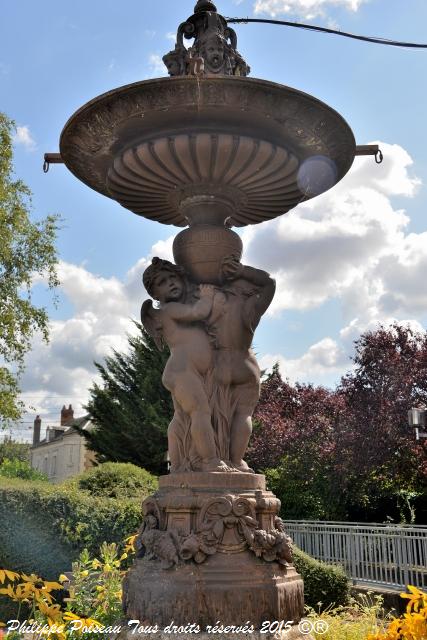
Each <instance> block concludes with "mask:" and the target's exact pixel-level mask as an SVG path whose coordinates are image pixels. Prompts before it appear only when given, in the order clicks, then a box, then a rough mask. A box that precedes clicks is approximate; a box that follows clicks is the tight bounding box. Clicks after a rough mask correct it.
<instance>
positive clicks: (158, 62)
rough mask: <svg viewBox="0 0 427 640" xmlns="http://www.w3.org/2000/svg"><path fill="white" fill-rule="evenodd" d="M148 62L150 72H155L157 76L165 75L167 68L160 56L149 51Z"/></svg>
mask: <svg viewBox="0 0 427 640" xmlns="http://www.w3.org/2000/svg"><path fill="white" fill-rule="evenodd" d="M148 62H149V65H150V70H151V72H152V73H155V74H157V75H159V76H166V75H167V69H166V67H165V64H164V62H163V60H162V56H159V55H158V54H157V53H151V54H150V55H149V57H148Z"/></svg>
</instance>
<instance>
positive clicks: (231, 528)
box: [137, 495, 292, 569]
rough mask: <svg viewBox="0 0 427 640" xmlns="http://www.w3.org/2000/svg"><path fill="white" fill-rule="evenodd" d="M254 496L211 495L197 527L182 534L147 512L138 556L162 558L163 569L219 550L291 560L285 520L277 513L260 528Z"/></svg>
mask: <svg viewBox="0 0 427 640" xmlns="http://www.w3.org/2000/svg"><path fill="white" fill-rule="evenodd" d="M256 504H257V503H256V501H255V500H254V499H250V498H245V497H242V496H233V495H227V496H224V497H215V498H211V499H209V500H207V501H205V503H204V504H203V505H202V507H201V509H200V512H199V516H198V525H197V530H196V531H192V532H191V533H190V534H189V535H186V536H184V535H180V534H179V533H178V531H176V530H175V529H174V528H171V529H170V530H167V531H161V530H159V528H158V520H157V518H156V517H155V516H154V515H152V514H151V513H150V514H148V515H146V516H145V518H144V522H143V524H142V527H141V530H140V534H139V537H138V541H137V547H138V548H139V552H138V556H139V557H143V556H145V557H146V559H147V560H155V559H157V560H160V562H161V567H162V568H163V569H170V568H171V567H173V566H175V565H177V564H178V563H179V562H180V561H184V562H188V561H194V562H196V563H197V564H201V563H202V562H205V561H206V560H207V558H209V556H212V555H215V554H216V553H229V554H230V553H240V552H242V551H244V550H245V549H249V550H250V551H252V552H253V553H254V554H255V555H256V556H257V557H258V558H261V559H262V560H264V561H265V562H278V563H279V564H281V565H283V566H285V567H286V566H287V565H288V564H291V563H292V540H291V538H290V537H289V536H288V535H287V533H286V530H285V525H284V523H283V521H282V520H281V519H280V518H278V517H275V518H274V526H273V528H271V529H270V530H268V531H267V530H265V529H261V528H259V523H258V520H257V516H256V512H255V505H256Z"/></svg>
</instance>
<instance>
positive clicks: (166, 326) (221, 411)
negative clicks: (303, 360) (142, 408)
mask: <svg viewBox="0 0 427 640" xmlns="http://www.w3.org/2000/svg"><path fill="white" fill-rule="evenodd" d="M220 280H221V282H222V284H221V285H220V286H215V285H212V284H200V285H198V284H196V283H195V282H193V281H191V280H190V279H189V277H188V275H187V274H186V272H185V270H184V269H183V268H182V267H180V266H177V265H175V264H173V263H171V262H169V261H167V260H162V259H161V258H153V260H152V263H151V265H150V266H149V267H148V268H147V269H146V270H145V272H144V275H143V282H144V285H145V288H146V290H147V292H148V293H149V295H150V296H151V297H152V298H153V299H154V300H156V301H157V305H156V306H154V305H153V303H152V301H151V300H146V301H145V302H144V303H143V305H142V309H141V320H142V323H143V325H144V327H145V329H146V330H147V331H148V333H149V334H150V335H151V336H152V337H153V338H154V340H155V342H156V344H157V346H158V347H159V348H160V349H162V348H163V347H164V345H165V344H166V345H167V346H168V347H169V349H170V358H169V360H168V362H167V364H166V367H165V370H164V373H163V384H164V386H165V387H166V388H167V389H168V390H169V391H170V392H171V394H172V398H173V403H174V416H173V419H172V422H171V423H170V425H169V429H168V446H169V456H170V463H171V473H177V472H186V471H202V472H203V471H220V472H221V471H239V472H251V469H250V468H249V467H248V465H247V464H246V462H245V461H244V455H245V451H246V449H247V446H248V442H249V437H250V435H251V432H252V413H253V411H254V408H255V405H256V403H257V401H258V398H259V389H260V369H259V367H258V364H257V361H256V359H255V356H254V354H253V352H252V350H251V344H252V339H253V334H254V331H255V329H256V327H257V326H258V324H259V321H260V319H261V316H262V315H263V314H264V313H265V311H266V310H267V308H268V307H269V305H270V303H271V301H272V299H273V296H274V292H275V282H274V280H273V279H272V278H271V277H270V276H269V274H268V273H266V272H265V271H261V270H259V269H255V268H253V267H249V266H244V265H242V264H241V263H240V261H239V259H238V257H236V256H234V255H231V256H228V257H226V258H224V259H223V260H222V263H221V278H220Z"/></svg>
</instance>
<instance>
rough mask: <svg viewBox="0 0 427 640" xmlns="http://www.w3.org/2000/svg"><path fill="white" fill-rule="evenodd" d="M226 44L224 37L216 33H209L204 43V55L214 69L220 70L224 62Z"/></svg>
mask: <svg viewBox="0 0 427 640" xmlns="http://www.w3.org/2000/svg"><path fill="white" fill-rule="evenodd" d="M225 45H226V42H225V40H224V38H222V37H221V36H220V35H219V34H216V33H215V34H212V35H209V36H208V37H207V38H206V40H205V42H204V43H203V45H202V51H201V53H202V56H203V58H204V59H205V60H206V63H207V65H208V66H209V67H210V68H211V69H212V70H214V71H219V70H220V69H221V68H222V66H223V64H224V56H225Z"/></svg>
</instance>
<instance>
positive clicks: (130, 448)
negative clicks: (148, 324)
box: [81, 325, 173, 474]
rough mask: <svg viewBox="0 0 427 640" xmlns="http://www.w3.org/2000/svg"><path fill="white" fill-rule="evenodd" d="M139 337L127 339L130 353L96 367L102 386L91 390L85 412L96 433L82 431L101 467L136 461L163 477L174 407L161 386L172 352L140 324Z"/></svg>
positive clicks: (137, 463) (114, 357) (115, 357)
mask: <svg viewBox="0 0 427 640" xmlns="http://www.w3.org/2000/svg"><path fill="white" fill-rule="evenodd" d="M137 326H138V328H139V330H140V331H141V333H140V334H138V335H136V336H129V350H128V352H127V353H118V352H116V351H115V352H114V355H113V356H111V357H108V358H106V359H105V364H104V365H101V364H98V363H95V364H96V367H97V369H98V371H99V373H100V374H101V378H102V381H103V385H102V386H99V385H97V384H95V385H94V386H93V387H92V389H91V390H90V395H91V398H90V401H89V404H88V405H87V407H86V409H87V411H88V414H89V417H90V419H91V421H92V422H93V424H94V426H95V428H94V430H93V431H85V430H82V431H81V433H82V435H84V437H85V438H86V439H87V440H88V443H89V447H90V448H91V449H92V450H93V451H95V452H96V453H97V458H98V460H99V461H100V462H107V461H111V462H132V463H133V464H135V465H137V466H139V467H143V468H144V469H147V470H148V471H150V472H151V473H154V474H159V473H162V472H164V471H165V462H164V455H165V453H166V451H167V436H166V433H167V427H168V424H169V422H170V420H171V418H172V414H173V405H172V399H171V396H170V393H169V391H167V390H166V389H165V388H164V387H163V385H162V381H161V378H162V372H163V369H164V367H165V364H166V361H167V359H168V356H169V354H168V352H167V351H163V352H160V351H158V349H157V347H156V346H155V344H154V341H153V340H152V338H150V336H149V335H148V334H147V333H146V332H145V331H144V329H143V328H142V326H141V325H137Z"/></svg>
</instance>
